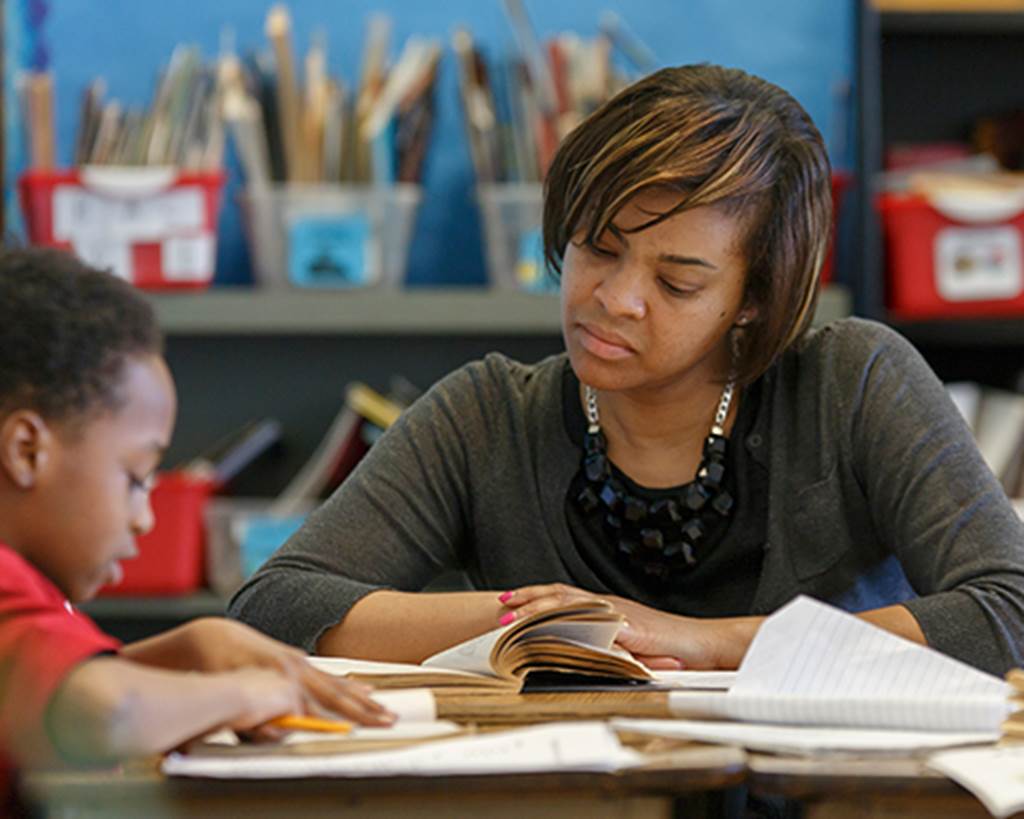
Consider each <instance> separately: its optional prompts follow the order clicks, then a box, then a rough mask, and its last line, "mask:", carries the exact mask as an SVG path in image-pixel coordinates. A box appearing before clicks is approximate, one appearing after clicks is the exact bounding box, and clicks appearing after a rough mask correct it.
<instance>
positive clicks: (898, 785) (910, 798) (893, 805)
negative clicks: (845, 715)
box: [747, 754, 991, 819]
mask: <svg viewBox="0 0 1024 819" xmlns="http://www.w3.org/2000/svg"><path fill="white" fill-rule="evenodd" d="M747 765H748V771H749V774H748V779H747V784H748V786H749V788H750V791H751V793H754V794H758V795H760V796H784V797H786V798H788V799H795V800H798V801H800V802H801V803H802V804H803V815H802V816H803V819H854V817H856V819H869V817H871V819H897V818H898V819H914V818H915V817H920V819H953V817H957V819H959V818H960V817H964V819H975V817H976V818H977V819H982V818H983V817H990V816H991V815H990V814H989V812H988V811H987V810H985V808H984V807H983V806H982V804H981V803H980V802H979V801H978V800H977V799H976V798H975V797H974V796H973V794H971V793H969V792H967V791H965V790H964V789H963V788H961V787H960V786H959V785H957V784H956V783H955V782H953V781H952V780H950V779H947V778H946V777H945V776H943V775H942V774H940V773H936V772H935V771H931V770H929V769H928V768H926V767H925V765H924V762H923V760H916V759H870V760H869V759H846V760H844V759H804V758H797V757H784V756H769V755H767V754H750V755H749V757H748V762H747Z"/></svg>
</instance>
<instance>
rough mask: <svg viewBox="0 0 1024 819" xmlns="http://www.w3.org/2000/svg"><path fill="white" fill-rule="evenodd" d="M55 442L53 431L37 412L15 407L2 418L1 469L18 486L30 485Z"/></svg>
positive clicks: (0, 439)
mask: <svg viewBox="0 0 1024 819" xmlns="http://www.w3.org/2000/svg"><path fill="white" fill-rule="evenodd" d="M53 442H54V432H53V430H52V429H51V428H50V425H49V424H47V423H46V421H45V420H44V419H43V417H42V416H41V415H40V414H39V413H38V412H35V411H34V410H29V409H20V410H15V411H14V412H12V413H11V414H10V415H8V416H7V417H5V418H4V419H3V420H2V421H0V469H2V470H3V472H4V473H5V474H6V475H7V477H8V479H9V480H10V481H11V482H12V483H13V484H14V485H15V486H17V487H18V488H19V489H31V488H32V487H33V486H35V484H36V482H37V480H38V478H39V473H40V472H41V471H42V470H43V469H44V468H45V467H46V464H47V461H48V459H49V457H50V454H51V452H50V451H51V448H52V446H53Z"/></svg>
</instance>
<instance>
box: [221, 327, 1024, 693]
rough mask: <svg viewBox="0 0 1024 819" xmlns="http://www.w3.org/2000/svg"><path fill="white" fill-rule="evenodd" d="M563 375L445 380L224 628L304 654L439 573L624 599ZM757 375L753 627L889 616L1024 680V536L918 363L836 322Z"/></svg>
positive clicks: (897, 340)
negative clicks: (585, 534)
mask: <svg viewBox="0 0 1024 819" xmlns="http://www.w3.org/2000/svg"><path fill="white" fill-rule="evenodd" d="M564 367H565V358H564V356H555V357H553V358H550V359H547V360H545V361H542V362H540V363H538V364H536V365H523V364H520V363H517V362H514V361H511V360H509V359H507V358H505V357H503V356H501V355H490V356H488V357H487V358H485V359H484V360H483V361H479V362H474V363H471V364H468V365H466V366H464V367H462V368H461V369H459V370H457V371H456V372H454V373H452V374H451V375H449V376H447V377H446V378H445V379H443V380H442V381H440V382H439V383H438V384H436V385H435V386H434V387H433V388H432V389H431V390H430V391H429V392H428V393H427V394H426V395H425V396H423V397H422V398H421V399H420V400H419V401H417V402H416V403H415V404H414V405H413V406H412V407H411V408H410V409H409V410H407V411H406V412H405V413H404V414H403V415H402V417H401V418H400V419H399V421H398V422H397V423H396V424H395V425H394V426H393V427H392V428H391V429H390V430H389V431H388V432H387V433H386V434H385V435H384V436H383V438H382V439H381V440H380V441H379V442H378V443H376V444H375V445H374V447H373V448H372V449H371V450H370V452H369V454H368V455H367V456H366V457H365V458H364V459H363V461H362V462H361V463H360V465H359V466H358V467H357V469H356V470H355V472H354V473H353V474H352V475H351V476H350V477H349V479H348V480H346V481H345V482H344V483H343V484H342V486H341V487H340V488H339V489H338V491H337V492H335V493H334V495H333V496H332V497H331V498H330V499H329V500H328V501H327V502H326V503H324V504H323V505H322V506H321V507H320V508H319V509H317V510H316V511H315V512H314V513H313V514H312V515H311V516H310V517H309V519H308V520H307V522H306V524H305V525H304V526H303V527H302V529H301V530H300V531H299V532H298V533H296V534H295V536H294V537H292V539H291V540H289V541H288V543H286V544H285V545H284V546H283V547H282V548H281V549H280V550H279V551H278V552H277V553H276V554H275V555H274V556H273V557H272V558H271V559H270V560H269V561H268V562H267V563H266V565H264V566H263V567H262V568H261V569H260V570H259V571H258V572H257V573H256V574H255V575H254V576H253V577H252V578H250V579H249V581H248V582H247V583H246V584H245V585H244V586H243V587H242V588H241V589H240V590H239V591H238V593H237V594H236V595H235V597H234V599H233V600H232V601H231V605H230V613H231V615H232V616H235V617H238V618H239V619H241V620H244V621H246V622H248V623H250V624H251V625H253V626H255V627H257V628H259V629H261V630H263V631H265V632H268V633H270V634H272V635H274V636H276V637H278V638H279V639H282V640H285V641H287V642H290V643H293V644H295V645H299V646H303V647H304V648H306V649H307V650H312V649H313V647H314V645H315V644H316V641H317V639H318V638H319V636H320V635H321V634H322V633H323V632H324V631H325V630H326V629H327V628H329V627H331V626H333V625H334V624H336V623H338V622H339V621H340V620H341V619H343V618H344V616H345V614H346V613H347V612H348V610H349V609H350V608H351V607H352V606H353V605H354V604H355V603H356V602H357V601H358V600H359V599H361V598H362V597H363V596H364V595H366V594H368V593H370V592H372V591H375V590H378V589H382V588H391V589H398V590H404V591H412V590H419V589H422V588H423V587H424V586H425V585H426V584H428V583H429V582H430V581H431V580H432V579H434V578H435V577H436V576H437V575H439V574H441V573H443V572H444V571H446V570H450V569H459V570H462V571H464V572H465V573H466V574H467V575H468V577H469V579H470V581H471V583H472V585H473V587H474V588H478V589H501V590H504V589H509V588H515V587H516V586H521V585H524V584H530V583H544V582H564V583H569V584H573V585H576V586H580V587H583V588H588V589H591V590H593V591H596V592H603V593H620V592H621V590H620V589H616V588H609V587H608V586H607V585H606V584H605V583H603V582H602V581H601V580H599V579H598V578H597V577H596V576H595V575H594V574H593V573H592V572H591V571H590V569H589V568H588V566H587V564H586V563H585V561H583V560H582V559H581V557H580V554H579V551H578V549H577V546H576V538H577V536H578V534H579V533H577V532H574V531H570V528H569V523H568V521H567V516H566V513H565V510H566V493H567V491H568V487H569V485H570V483H571V481H572V479H573V476H574V475H575V474H576V472H577V470H578V469H579V465H580V450H579V448H578V446H577V445H576V444H574V443H573V441H572V440H571V439H570V437H569V435H568V433H567V430H566V424H565V420H564V415H563V412H562V393H561V385H562V375H563V372H564ZM763 378H764V381H763V389H762V393H761V395H762V402H763V403H765V404H767V405H768V409H769V411H767V412H761V413H759V415H758V419H757V420H756V421H755V422H754V425H753V427H752V429H751V430H750V431H749V432H748V434H747V436H746V440H745V441H744V445H745V446H746V449H747V451H748V452H749V453H750V454H751V455H752V457H754V458H759V457H760V458H762V459H763V460H764V463H765V465H766V466H767V468H768V471H769V496H768V500H769V503H768V510H769V511H768V521H767V532H765V533H764V535H765V536H764V558H763V563H762V569H761V577H760V581H759V583H758V585H757V590H756V593H755V595H754V600H753V602H752V605H751V612H750V613H752V614H767V613H770V612H772V611H774V610H775V609H777V608H778V607H780V606H782V605H783V604H785V603H786V602H787V601H789V600H790V599H792V598H793V597H794V596H795V595H797V594H808V595H811V596H813V597H816V598H818V599H821V600H825V601H827V602H830V603H832V604H834V605H837V606H839V607H841V608H843V609H846V610H848V611H854V612H856V611H862V610H865V609H870V608H876V607H879V606H884V605H889V604H892V603H898V602H903V603H904V604H905V605H906V606H907V608H908V609H909V610H910V611H911V612H912V614H913V615H914V617H915V618H916V619H917V621H918V622H919V623H920V625H921V628H922V630H923V631H924V634H925V636H926V638H927V639H928V642H929V644H931V645H932V646H934V647H935V648H937V649H939V650H940V651H943V652H946V653H947V654H950V655H952V656H954V657H958V658H960V659H962V660H964V661H966V662H968V663H971V664H972V665H975V666H977V667H979V668H982V669H985V670H988V671H991V672H993V673H997V674H1002V673H1004V672H1005V671H1006V670H1007V669H1009V668H1011V667H1013V666H1018V665H1021V664H1022V659H1024V523H1022V521H1021V520H1020V519H1019V518H1018V516H1017V515H1016V513H1015V512H1014V510H1013V508H1012V507H1011V505H1010V503H1009V501H1008V500H1007V498H1006V495H1005V493H1004V492H1003V490H1002V488H1001V487H1000V485H999V483H998V482H997V480H996V479H995V478H994V477H993V475H992V473H991V472H990V470H989V469H988V467H987V466H986V465H985V463H984V462H983V461H982V459H981V456H980V455H979V453H978V451H977V448H976V447H975V444H974V441H973V438H972V436H971V433H970V430H969V429H968V428H967V426H966V424H965V423H964V421H963V419H962V418H961V416H960V414H959V413H958V411H957V410H956V408H955V407H954V406H953V404H952V402H951V401H950V400H949V398H948V397H947V395H946V393H945V391H944V389H943V387H942V385H941V384H940V383H939V381H938V379H937V378H936V377H935V375H934V374H933V373H932V372H931V370H930V369H929V367H928V366H927V364H926V363H925V362H924V361H923V360H922V359H921V357H920V355H919V354H918V353H917V352H916V351H915V350H914V349H913V347H912V346H911V345H910V344H909V343H908V342H906V341H905V340H904V339H903V338H902V337H900V336H899V335H897V334H896V333H895V332H893V331H892V330H890V329H888V328H886V327H884V326H883V325H880V324H875V323H872V322H868V321H863V320H859V319H847V320H843V321H839V322H835V323H833V324H831V325H829V326H827V327H825V328H822V329H820V330H817V331H815V332H813V333H811V334H810V335H809V336H808V337H807V338H806V339H805V340H804V341H802V342H801V343H800V344H799V345H798V346H797V347H796V348H794V349H792V350H790V351H788V352H787V353H786V354H785V355H783V357H782V358H781V359H780V360H779V361H778V362H777V363H776V364H775V365H774V366H773V367H772V368H771V369H770V370H769V371H768V373H766V374H765V376H764V377H763ZM765 442H770V446H764V445H763V444H764V443H765ZM679 613H684V614H693V615H700V612H699V611H688V612H679Z"/></svg>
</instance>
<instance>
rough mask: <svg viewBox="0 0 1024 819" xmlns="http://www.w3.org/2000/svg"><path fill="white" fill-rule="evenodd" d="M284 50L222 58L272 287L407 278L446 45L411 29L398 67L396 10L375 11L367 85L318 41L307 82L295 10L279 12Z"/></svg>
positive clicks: (249, 213)
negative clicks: (334, 68)
mask: <svg viewBox="0 0 1024 819" xmlns="http://www.w3.org/2000/svg"><path fill="white" fill-rule="evenodd" d="M266 31H267V37H268V39H269V40H270V43H271V45H272V51H271V52H269V53H262V54H257V55H250V56H249V57H246V58H245V59H244V60H239V59H238V58H237V57H236V56H235V55H234V54H230V53H228V54H225V55H224V56H223V57H222V58H221V66H220V77H221V79H222V85H223V88H224V95H223V111H224V117H225V120H226V122H227V124H228V128H229V130H230V133H231V135H232V139H233V140H234V143H235V145H236V147H237V149H238V154H239V157H240V159H241V161H242V167H243V170H244V172H245V178H246V191H245V194H244V195H243V196H242V207H243V211H244V216H245V225H246V234H247V238H248V241H249V247H250V251H251V256H252V259H253V267H254V272H255V277H256V280H257V282H258V283H259V284H260V285H261V286H265V287H281V286H289V285H294V286H297V287H310V288H362V287H369V286H375V285H384V286H398V285H400V284H401V282H402V279H403V277H404V275H405V267H406V260H407V257H408V248H409V243H410V241H411V239H412V230H413V226H414V222H415V216H416V211H417V208H418V206H419V202H420V188H419V185H418V183H419V180H420V178H421V176H422V173H423V164H424V159H425V157H426V151H427V145H428V144H429V140H430V133H431V131H432V130H433V121H434V108H435V102H434V85H435V80H436V77H437V70H438V64H439V62H440V58H441V46H440V43H439V42H437V41H436V40H429V39H424V38H420V37H411V38H410V39H409V40H408V41H407V42H406V44H405V47H404V48H403V50H402V53H401V55H400V56H399V58H398V60H397V61H396V62H395V64H394V66H393V67H389V66H388V64H387V52H388V43H389V39H390V31H391V23H390V19H389V18H387V17H384V16H380V15H378V16H374V17H371V18H370V20H369V23H368V26H367V36H366V46H365V51H364V56H363V61H362V68H361V77H360V81H359V83H358V85H357V86H356V87H355V88H352V89H350V87H349V86H347V85H346V83H345V82H344V80H342V79H341V78H335V77H331V76H330V75H329V74H328V73H327V69H326V65H327V44H326V37H325V36H323V35H320V36H316V37H314V41H313V43H312V45H311V46H310V48H309V51H308V52H307V54H306V57H305V61H304V72H303V77H304V79H303V81H302V82H300V80H299V76H298V71H297V69H296V67H295V65H294V56H293V47H292V42H291V39H292V26H291V18H290V16H289V13H288V11H287V8H286V7H285V6H283V5H277V6H274V7H273V8H272V9H271V10H270V12H269V13H268V15H267V25H266Z"/></svg>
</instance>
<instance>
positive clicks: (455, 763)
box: [163, 722, 642, 779]
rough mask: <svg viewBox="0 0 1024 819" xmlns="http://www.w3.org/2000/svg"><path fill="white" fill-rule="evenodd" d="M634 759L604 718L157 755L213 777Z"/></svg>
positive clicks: (606, 764)
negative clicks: (253, 751) (414, 740)
mask: <svg viewBox="0 0 1024 819" xmlns="http://www.w3.org/2000/svg"><path fill="white" fill-rule="evenodd" d="M641 762H642V757H641V755H640V754H638V753H637V752H635V751H631V750H629V749H627V748H624V747H623V746H622V745H621V744H620V743H619V740H618V738H617V737H616V735H615V732H614V731H612V729H611V728H609V727H608V726H607V725H606V724H604V723H601V722H564V723H557V724H553V725H541V726H532V727H529V728H521V729H517V730H513V731H502V732H500V733H493V734H482V735H475V736H468V737H457V738H454V739H449V740H441V741H438V742H431V743H429V744H427V745H417V746H415V747H411V748H403V749H401V750H397V751H378V752H376V753H365V754H329V755H319V756H317V755H304V756H294V755H287V756H286V755H283V754H282V755H279V756H274V755H261V756H256V757H252V756H250V757H217V756H212V757H211V756H187V755H183V754H171V755H170V756H168V757H167V758H166V759H165V760H164V763H163V772H164V773H165V774H167V775H168V776H197V777H208V778H214V779H288V778H305V777H315V776H330V777H367V776H445V775H457V774H497V773H536V772H547V771H615V770H619V769H620V768H625V767H630V766H633V765H638V764H640V763H641Z"/></svg>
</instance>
